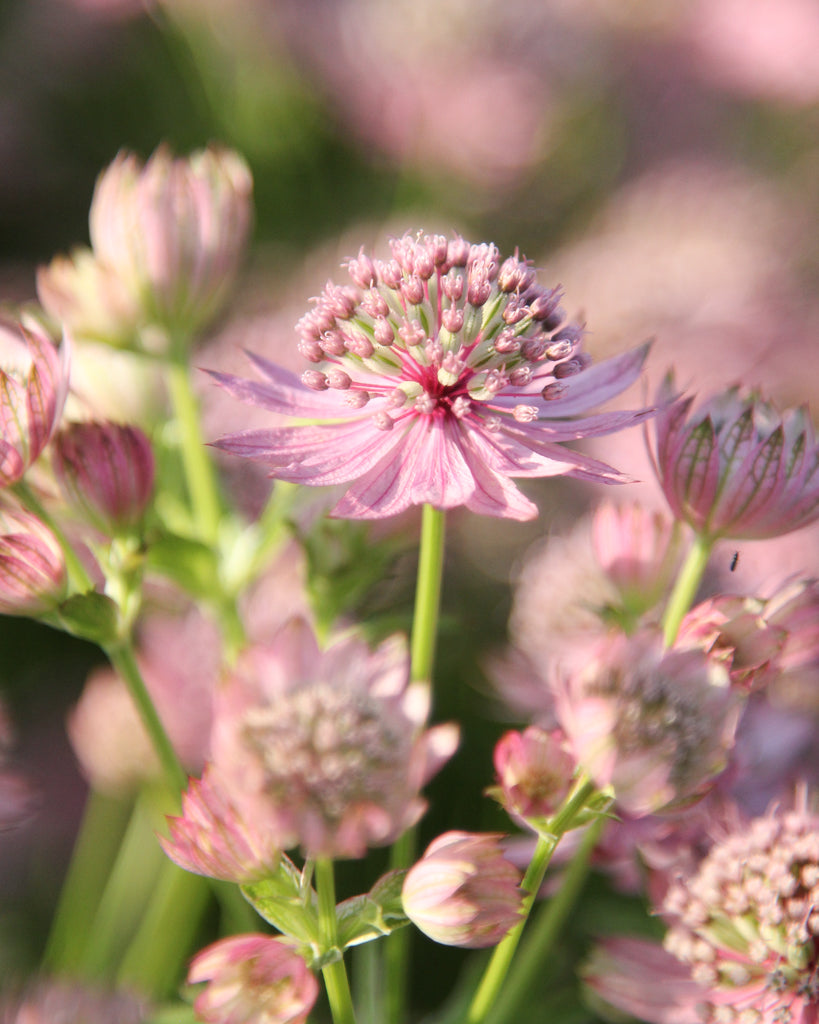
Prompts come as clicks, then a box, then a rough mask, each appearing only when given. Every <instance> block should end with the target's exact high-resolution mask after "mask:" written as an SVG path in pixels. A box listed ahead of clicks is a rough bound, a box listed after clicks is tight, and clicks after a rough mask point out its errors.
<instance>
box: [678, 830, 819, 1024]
mask: <svg viewBox="0 0 819 1024" xmlns="http://www.w3.org/2000/svg"><path fill="white" fill-rule="evenodd" d="M664 910H665V912H666V913H667V914H669V915H671V916H672V917H674V918H676V920H677V923H676V924H675V926H674V927H673V928H672V929H671V930H670V931H669V933H668V935H667V936H666V941H665V945H666V948H667V949H668V950H669V952H671V953H673V954H674V955H675V956H676V957H677V958H678V959H680V960H681V961H683V962H685V963H688V964H690V965H691V968H692V976H693V977H694V979H695V980H696V981H698V982H699V983H700V984H701V985H703V987H704V988H707V989H710V990H711V991H712V992H720V991H722V994H723V996H724V997H726V998H725V999H722V998H716V997H715V999H714V1003H709V1004H708V1005H707V1006H705V1007H703V1010H704V1013H705V1016H706V1019H707V1020H714V1021H720V1020H723V1019H725V1020H731V1021H738V1022H741V1021H743V1020H745V1019H746V1018H747V1019H751V1018H750V1017H748V1014H749V1013H750V1014H756V1016H755V1017H754V1018H753V1019H757V1020H762V1019H765V1020H775V1021H777V1022H781V1024H788V1022H789V1021H791V1020H796V1019H799V1017H800V1013H799V1007H802V1008H804V1007H805V1005H808V1006H811V1007H813V1009H814V1011H816V1009H817V1008H819V979H817V968H818V967H819V961H818V959H817V935H819V819H817V817H816V816H815V815H811V814H808V813H805V812H801V811H792V812H788V813H786V814H779V815H777V814H769V815H767V816H766V817H763V818H760V819H757V820H755V821H754V822H752V823H751V824H750V825H749V826H747V827H745V828H742V829H740V830H739V831H737V832H734V833H732V834H730V835H729V836H728V837H727V838H726V839H724V840H723V841H722V842H720V843H718V844H717V845H716V846H715V847H714V848H713V849H712V850H711V852H710V853H709V854H708V856H707V857H706V858H705V860H704V861H703V863H702V865H701V866H700V869H699V871H698V872H697V874H696V875H695V876H694V877H692V878H687V879H680V880H678V881H676V882H675V883H674V884H673V885H672V886H671V887H670V889H669V891H668V893H667V895H666V899H665V904H664ZM759 988H761V990H762V993H763V1000H764V1006H761V1005H760V1004H759V1003H758V1002H755V1003H754V1004H753V1005H750V1004H749V1003H745V1005H743V1002H744V1000H743V999H742V991H741V990H742V989H745V990H746V991H749V990H753V991H757V989H759ZM731 990H733V991H734V992H735V994H736V996H737V998H736V1000H735V1001H734V1000H732V999H731V998H730V992H731ZM757 998H758V997H757ZM763 1009H764V1010H766V1011H769V1013H768V1014H767V1015H766V1016H765V1017H764V1018H763V1017H762V1014H761V1012H760V1011H761V1010H763Z"/></svg>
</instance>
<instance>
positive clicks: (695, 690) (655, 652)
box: [553, 629, 742, 816]
mask: <svg viewBox="0 0 819 1024" xmlns="http://www.w3.org/2000/svg"><path fill="white" fill-rule="evenodd" d="M553 682H554V688H555V699H556V704H557V712H558V719H559V721H560V724H561V726H562V727H563V730H564V732H565V733H566V736H567V739H568V741H569V745H570V748H571V750H572V753H573V755H574V757H575V758H576V760H577V762H578V763H579V764H580V765H581V766H582V767H583V768H584V769H585V770H586V771H587V772H588V774H589V775H590V776H591V778H592V779H593V780H594V782H595V783H596V784H597V785H598V786H599V787H600V788H601V789H602V788H604V787H607V786H611V787H612V788H613V790H614V797H615V800H616V801H617V802H618V803H619V804H620V805H621V806H622V807H623V809H624V810H625V811H626V812H628V813H629V814H632V815H634V816H639V815H641V814H652V813H656V812H658V811H661V810H664V809H667V808H669V807H672V806H676V805H679V804H682V803H686V802H688V801H691V800H694V799H696V798H698V797H700V796H702V795H703V793H705V792H706V791H707V790H708V788H709V787H710V786H711V785H712V784H713V782H714V780H715V778H716V776H717V775H718V774H719V773H720V772H721V771H722V770H723V769H724V768H725V766H726V763H727V758H728V754H729V752H730V750H731V748H732V746H733V743H734V736H735V732H736V727H737V722H738V719H739V715H740V711H741V707H742V696H741V694H740V693H739V692H737V691H736V690H733V689H732V688H731V686H730V678H729V675H728V671H727V669H726V668H725V666H724V665H723V664H722V663H721V662H719V661H716V660H714V659H713V658H711V657H710V656H709V655H708V654H707V653H705V652H704V651H701V650H695V649H691V650H673V649H672V650H667V649H666V648H665V647H664V646H663V643H662V638H661V636H660V633H659V631H655V630H648V629H647V630H644V631H642V632H640V633H637V634H635V635H634V636H631V637H627V636H624V635H622V634H612V635H611V636H609V637H607V638H605V639H604V640H602V641H601V642H600V643H599V645H598V646H597V648H596V650H595V651H594V652H593V653H592V654H591V656H590V657H587V660H586V664H585V665H583V667H581V668H577V667H576V668H575V669H573V670H571V671H569V672H568V673H567V674H565V675H564V674H563V673H562V672H561V670H560V669H557V670H556V671H555V673H554V680H553Z"/></svg>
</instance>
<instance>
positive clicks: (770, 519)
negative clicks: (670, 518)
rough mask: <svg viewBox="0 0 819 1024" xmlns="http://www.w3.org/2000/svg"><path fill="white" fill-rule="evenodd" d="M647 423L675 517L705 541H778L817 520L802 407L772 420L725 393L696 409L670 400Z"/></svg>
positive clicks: (818, 467)
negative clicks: (652, 423) (652, 430)
mask: <svg viewBox="0 0 819 1024" xmlns="http://www.w3.org/2000/svg"><path fill="white" fill-rule="evenodd" d="M673 392H674V385H673V380H672V378H671V377H670V376H669V377H668V378H666V381H665V382H664V384H663V388H662V391H661V394H660V405H661V407H662V408H661V412H660V413H659V414H658V416H657V418H656V420H655V455H654V458H655V471H656V473H657V477H658V479H659V481H660V486H661V487H662V489H663V491H664V492H665V496H666V500H667V501H668V503H669V505H670V506H671V511H672V512H673V513H674V515H675V517H676V518H678V519H682V520H684V521H685V522H687V523H689V524H690V525H691V526H692V527H693V528H694V529H695V530H696V531H697V532H698V533H700V534H703V535H705V536H707V537H709V538H712V539H713V538H716V537H733V538H735V539H737V540H740V539H741V540H762V539H765V538H768V537H779V536H781V535H782V534H785V533H790V531H791V530H798V529H799V528H800V527H802V526H807V525H808V524H809V523H812V522H813V521H814V520H815V519H817V518H819V446H817V444H816V437H815V434H814V429H813V424H812V423H811V420H810V417H809V415H808V411H807V409H805V408H799V409H791V410H788V411H787V412H785V413H783V414H780V413H778V412H777V411H776V410H775V409H774V408H773V406H771V405H770V404H769V403H767V402H763V401H762V400H761V399H760V398H759V397H758V396H757V395H753V394H750V395H743V394H742V393H740V391H739V389H737V388H732V389H730V390H729V391H726V392H724V393H722V394H719V395H716V396H715V397H713V398H711V399H709V400H708V401H707V402H705V403H703V404H702V405H700V406H699V407H698V408H697V409H696V410H695V411H694V412H693V413H692V412H691V406H692V403H693V399H691V398H681V399H679V400H677V401H672V400H671V399H672V396H673Z"/></svg>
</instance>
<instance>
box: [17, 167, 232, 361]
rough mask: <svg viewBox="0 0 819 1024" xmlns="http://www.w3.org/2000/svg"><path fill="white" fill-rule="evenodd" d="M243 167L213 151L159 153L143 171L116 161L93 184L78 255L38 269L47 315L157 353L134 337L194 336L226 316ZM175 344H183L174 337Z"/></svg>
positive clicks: (97, 336) (89, 333) (112, 340)
mask: <svg viewBox="0 0 819 1024" xmlns="http://www.w3.org/2000/svg"><path fill="white" fill-rule="evenodd" d="M251 192H252V179H251V176H250V171H249V170H248V168H247V165H246V164H245V162H244V160H242V158H241V157H240V156H239V155H238V154H237V153H234V152H232V151H230V150H223V149H216V148H209V149H205V150H200V151H199V152H196V153H193V154H192V155H191V156H190V157H188V158H180V159H174V158H173V157H172V156H171V155H170V153H169V152H168V150H167V149H165V148H164V147H160V148H159V149H157V151H156V152H155V153H154V154H153V156H152V157H151V158H150V160H148V162H147V163H146V164H145V165H144V166H143V164H142V163H141V161H140V160H139V159H138V158H137V157H136V156H134V154H133V153H126V152H122V153H120V154H119V155H118V156H117V157H116V159H115V160H114V161H113V163H112V164H111V165H110V166H109V167H108V168H106V170H105V171H104V172H103V173H102V174H101V175H100V177H99V179H98V180H97V185H96V188H95V190H94V197H93V200H92V202H91V211H90V214H89V226H90V232H91V245H92V249H93V252H92V253H89V251H88V250H87V249H81V250H79V251H78V252H76V253H75V254H74V256H73V257H72V258H71V259H70V260H67V259H65V258H64V257H58V259H57V260H55V261H54V263H52V264H51V265H50V266H48V267H43V268H41V269H40V271H39V273H38V276H37V290H38V294H39V297H40V301H41V302H42V303H43V306H44V307H45V308H46V309H47V310H48V311H49V312H50V313H51V314H52V315H54V316H56V317H58V318H59V319H61V320H62V321H63V322H64V323H66V324H68V325H69V326H70V327H71V328H72V330H74V331H75V333H76V334H77V336H78V337H80V336H82V337H90V338H92V339H96V340H101V341H106V342H108V343H113V344H137V345H138V346H140V347H148V348H150V347H151V344H152V343H155V344H157V345H158V346H160V347H164V345H166V344H167V339H166V338H165V339H163V338H156V339H153V342H152V341H151V339H149V338H148V337H147V336H146V335H145V334H144V333H141V335H140V337H139V338H135V337H134V333H135V332H144V329H145V328H146V327H148V328H150V327H153V328H156V327H159V328H161V329H162V331H164V332H168V333H170V334H171V335H179V334H181V335H189V334H191V333H193V332H195V331H197V330H199V329H200V328H202V327H203V326H204V325H205V324H207V323H208V322H209V321H210V320H212V318H213V317H214V316H215V314H216V313H217V312H218V311H219V310H220V309H221V307H222V305H223V304H224V301H225V299H226V298H227V295H228V293H229V291H230V288H231V287H232V285H233V281H234V278H235V276H236V272H237V270H238V267H239V263H240V260H241V257H242V255H243V254H244V248H245V243H246V242H247V237H248V233H249V230H250V223H251V219H252V211H251ZM176 340H177V341H178V340H179V338H176Z"/></svg>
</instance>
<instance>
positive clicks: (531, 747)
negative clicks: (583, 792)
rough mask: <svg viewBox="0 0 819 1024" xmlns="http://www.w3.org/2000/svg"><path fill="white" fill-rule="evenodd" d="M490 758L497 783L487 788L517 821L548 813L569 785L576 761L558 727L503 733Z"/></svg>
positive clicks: (556, 807) (540, 816)
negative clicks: (569, 752)
mask: <svg viewBox="0 0 819 1024" xmlns="http://www.w3.org/2000/svg"><path fill="white" fill-rule="evenodd" d="M493 761H494V765H495V775H496V777H497V780H498V785H497V786H495V787H493V788H492V789H490V790H489V792H490V794H491V795H492V796H494V797H495V798H496V799H497V800H498V801H499V802H500V803H501V804H502V805H503V807H504V810H506V812H507V813H508V814H510V815H511V816H512V817H514V818H515V820H516V821H520V820H521V819H523V820H524V821H525V820H527V819H531V818H548V817H551V815H553V814H554V813H555V811H556V810H557V809H558V807H559V806H560V804H561V803H562V802H563V800H564V799H565V797H566V796H567V795H568V793H569V790H570V788H571V784H572V777H573V775H574V769H575V762H574V760H573V759H572V758H571V756H570V755H569V754H568V753H567V751H566V742H565V737H564V736H563V734H562V733H561V732H560V731H559V730H553V731H551V732H547V731H546V730H545V729H540V728H538V727H537V726H530V727H529V728H528V729H526V730H524V732H516V731H510V732H507V733H504V735H503V736H501V738H500V739H499V740H498V742H497V744H496V745H495V751H494V755H493Z"/></svg>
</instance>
